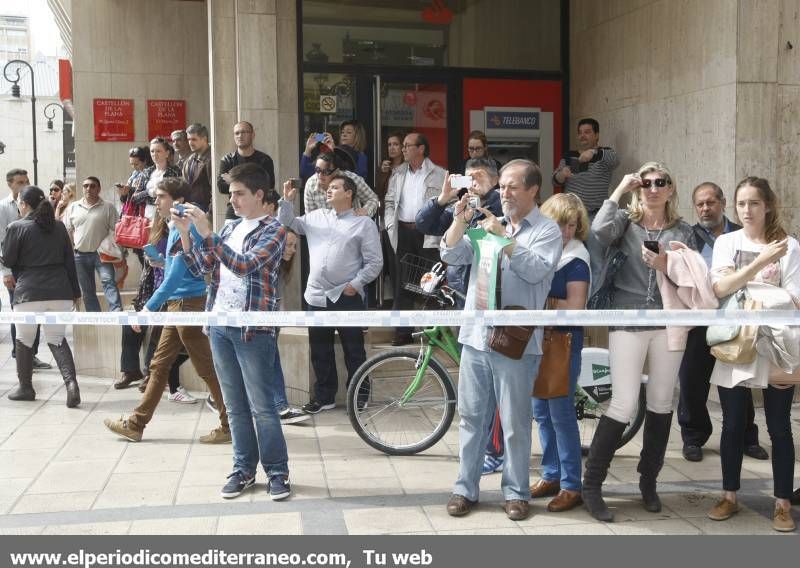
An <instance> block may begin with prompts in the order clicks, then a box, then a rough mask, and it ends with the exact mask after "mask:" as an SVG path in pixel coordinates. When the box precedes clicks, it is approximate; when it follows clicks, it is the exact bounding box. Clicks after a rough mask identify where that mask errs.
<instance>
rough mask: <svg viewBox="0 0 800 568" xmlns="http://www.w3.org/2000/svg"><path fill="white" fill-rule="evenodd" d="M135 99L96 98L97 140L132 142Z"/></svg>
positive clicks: (95, 121)
mask: <svg viewBox="0 0 800 568" xmlns="http://www.w3.org/2000/svg"><path fill="white" fill-rule="evenodd" d="M133 137H134V127H133V99H94V139H95V141H96V142H132V141H133Z"/></svg>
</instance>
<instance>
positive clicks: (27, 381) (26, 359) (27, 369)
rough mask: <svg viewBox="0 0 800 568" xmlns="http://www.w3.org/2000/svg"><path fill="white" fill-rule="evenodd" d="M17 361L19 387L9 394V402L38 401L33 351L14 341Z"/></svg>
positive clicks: (17, 340) (18, 341)
mask: <svg viewBox="0 0 800 568" xmlns="http://www.w3.org/2000/svg"><path fill="white" fill-rule="evenodd" d="M14 346H15V347H14V349H15V351H16V361H17V380H18V381H19V386H18V387H17V388H15V389H14V390H13V391H11V392H10V393H9V394H8V399H9V400H36V391H35V390H33V349H32V348H30V347H28V346H27V345H25V344H24V343H22V342H21V341H20V340H19V339H16V340H14Z"/></svg>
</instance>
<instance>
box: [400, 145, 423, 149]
mask: <svg viewBox="0 0 800 568" xmlns="http://www.w3.org/2000/svg"><path fill="white" fill-rule="evenodd" d="M412 146H422V144H403V145H402V146H401V148H403V149H406V148H411V147H412Z"/></svg>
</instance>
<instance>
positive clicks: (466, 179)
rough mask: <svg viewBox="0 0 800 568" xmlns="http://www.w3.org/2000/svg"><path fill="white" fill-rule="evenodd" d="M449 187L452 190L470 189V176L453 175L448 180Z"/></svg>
mask: <svg viewBox="0 0 800 568" xmlns="http://www.w3.org/2000/svg"><path fill="white" fill-rule="evenodd" d="M450 187H452V188H453V189H461V188H470V187H472V176H460V175H454V176H452V177H451V178H450Z"/></svg>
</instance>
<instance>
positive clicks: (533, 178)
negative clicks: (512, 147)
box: [500, 158, 542, 188]
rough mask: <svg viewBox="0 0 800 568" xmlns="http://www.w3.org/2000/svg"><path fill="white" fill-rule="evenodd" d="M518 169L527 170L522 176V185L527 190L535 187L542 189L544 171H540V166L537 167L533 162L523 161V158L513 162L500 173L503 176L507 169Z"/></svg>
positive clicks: (501, 169)
mask: <svg viewBox="0 0 800 568" xmlns="http://www.w3.org/2000/svg"><path fill="white" fill-rule="evenodd" d="M517 167H523V168H525V173H524V174H523V175H522V183H523V184H524V185H525V187H526V188H527V187H533V186H534V185H535V186H537V187H542V170H540V169H539V166H537V165H536V164H535V163H534V162H532V161H531V160H523V159H522V158H517V159H516V160H511V161H510V162H508V163H507V164H506V165H504V166H503V167H502V168H500V173H501V174H502V173H503V172H504V171H506V170H507V169H510V168H517Z"/></svg>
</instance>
